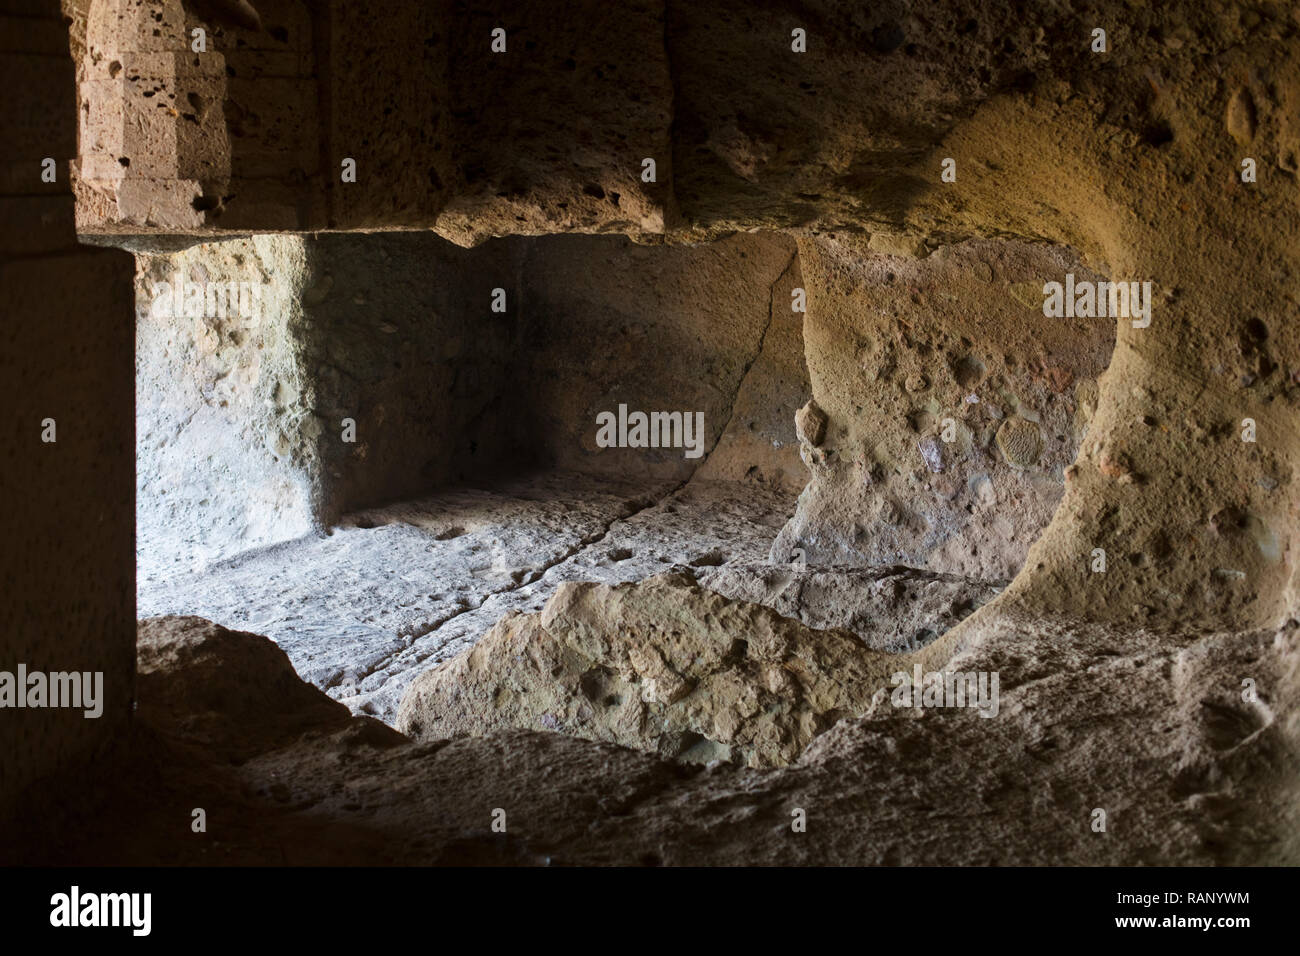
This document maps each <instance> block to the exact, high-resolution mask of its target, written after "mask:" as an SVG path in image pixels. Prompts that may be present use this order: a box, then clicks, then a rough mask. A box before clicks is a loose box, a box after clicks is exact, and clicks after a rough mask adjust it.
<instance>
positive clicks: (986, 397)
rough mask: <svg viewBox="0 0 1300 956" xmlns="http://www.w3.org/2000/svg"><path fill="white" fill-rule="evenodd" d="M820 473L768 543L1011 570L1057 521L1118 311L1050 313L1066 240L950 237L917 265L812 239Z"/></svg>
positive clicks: (811, 428)
mask: <svg viewBox="0 0 1300 956" xmlns="http://www.w3.org/2000/svg"><path fill="white" fill-rule="evenodd" d="M800 262H801V265H802V268H803V275H804V282H805V284H806V285H807V287H808V307H809V311H808V315H807V318H806V320H805V322H804V340H805V343H806V350H807V356H808V366H809V374H810V376H811V379H812V384H813V399H812V400H811V401H810V402H809V403H808V404H807V405H806V406H804V408H803V409H802V410H801V411H800V415H799V418H798V421H797V428H798V431H799V435H800V439H801V453H802V457H803V460H804V462H805V463H806V464H807V466H808V468H809V470H810V471H811V481H810V483H809V485H808V487H807V488H806V489H805V490H804V493H803V496H802V498H801V500H800V505H799V511H798V514H796V515H795V517H794V518H793V519H792V520H791V522H790V524H789V525H788V526H787V527H786V528H785V530H784V531H782V533H781V536H780V537H779V538H778V539H777V541H776V543H775V544H774V546H773V550H772V559H773V561H774V562H779V563H788V562H789V561H791V560H793V559H795V558H797V557H799V556H800V555H802V559H803V560H805V561H806V562H807V563H809V564H814V565H830V564H842V565H862V566H882V565H883V566H889V565H894V564H901V565H907V566H911V567H917V568H925V569H927V570H931V571H937V572H944V573H951V574H958V575H963V576H967V577H989V578H995V579H1010V578H1011V577H1012V576H1013V575H1014V574H1015V573H1016V571H1018V570H1019V569H1020V566H1021V564H1022V563H1023V561H1024V558H1025V554H1026V552H1027V551H1028V548H1029V545H1030V544H1031V543H1032V542H1033V540H1034V538H1035V537H1036V535H1037V533H1038V532H1039V531H1040V530H1041V529H1042V528H1044V527H1045V526H1046V525H1047V523H1048V521H1049V520H1050V519H1051V516H1052V513H1053V511H1054V510H1055V508H1056V506H1057V504H1058V503H1059V502H1060V500H1061V495H1062V494H1063V492H1064V488H1065V469H1066V467H1067V466H1069V465H1070V463H1071V462H1072V461H1073V460H1074V458H1075V456H1076V454H1077V452H1078V449H1079V444H1080V441H1081V440H1082V438H1083V436H1084V435H1085V434H1086V433H1087V429H1088V421H1089V418H1090V416H1091V414H1092V413H1093V411H1094V409H1095V406H1096V396H1097V379H1098V377H1099V376H1100V375H1101V373H1102V372H1103V371H1104V370H1105V368H1106V363H1107V362H1108V361H1109V357H1110V349H1111V345H1112V342H1113V340H1114V330H1113V320H1110V319H1102V320H1098V319H1050V320H1049V319H1046V318H1044V316H1043V314H1042V303H1043V298H1042V292H1041V287H1042V285H1043V281H1042V278H1041V277H1042V276H1044V275H1049V276H1055V275H1057V274H1058V273H1061V274H1064V273H1065V272H1067V271H1070V270H1073V271H1075V272H1077V273H1078V276H1079V277H1080V278H1081V279H1082V278H1083V277H1085V276H1090V275H1091V273H1090V272H1088V271H1086V270H1085V269H1084V268H1083V267H1082V266H1080V265H1079V264H1078V263H1077V261H1076V260H1075V257H1074V256H1073V254H1072V253H1071V252H1070V250H1068V249H1064V248H1059V247H1056V248H1053V247H1046V246H1042V245H1029V244H1023V243H1011V242H967V243H963V244H960V245H957V246H944V247H941V248H940V249H938V250H936V251H935V252H934V253H933V254H931V255H930V256H928V257H927V258H924V259H913V258H906V257H900V256H895V255H890V254H885V253H879V252H874V251H872V250H871V249H870V248H867V247H864V245H863V244H862V243H861V242H855V241H853V240H851V239H844V240H834V239H830V238H817V239H805V240H801V242H800Z"/></svg>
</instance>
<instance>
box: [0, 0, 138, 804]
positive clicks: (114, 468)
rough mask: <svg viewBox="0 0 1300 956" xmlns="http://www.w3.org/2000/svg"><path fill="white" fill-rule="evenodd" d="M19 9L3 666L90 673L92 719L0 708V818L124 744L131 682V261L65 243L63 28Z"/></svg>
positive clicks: (68, 232)
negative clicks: (94, 684) (120, 740)
mask: <svg viewBox="0 0 1300 956" xmlns="http://www.w3.org/2000/svg"><path fill="white" fill-rule="evenodd" d="M18 6H19V5H15V4H9V3H6V4H4V5H3V6H0V9H2V10H3V11H4V14H3V16H2V17H0V19H2V20H3V23H0V37H3V38H4V39H3V43H2V44H0V83H3V85H4V88H5V89H8V90H13V91H21V93H20V94H19V95H13V96H7V97H6V98H5V100H4V107H3V111H2V112H0V141H2V142H4V143H5V156H4V157H3V162H2V163H0V316H2V318H0V323H2V325H0V396H2V397H0V406H2V407H3V409H4V433H3V445H2V447H0V456H2V461H3V464H2V465H0V500H2V501H3V502H4V503H5V509H6V519H5V536H6V543H5V546H4V548H3V549H0V595H3V597H2V598H0V671H7V672H10V673H14V672H15V671H16V670H17V667H18V665H19V664H24V665H26V667H27V669H28V670H29V671H41V672H53V671H78V672H83V673H84V672H89V673H92V674H93V673H96V672H99V673H102V675H103V683H102V686H103V693H102V697H103V699H102V701H100V702H99V703H100V704H102V708H103V712H102V714H101V715H100V716H99V717H98V718H93V719H92V718H87V717H86V716H85V715H84V711H83V710H82V709H75V708H70V709H50V708H30V709H29V708H23V709H16V708H8V707H6V708H3V709H0V807H3V808H4V809H3V810H0V816H3V817H4V818H5V819H8V818H9V817H8V815H7V811H8V809H9V808H11V807H13V806H15V805H21V804H40V803H42V802H44V800H45V795H46V788H47V787H48V786H49V781H50V780H51V778H52V777H53V776H55V775H63V774H66V773H67V772H69V771H75V770H76V769H77V768H79V767H81V766H82V765H83V764H84V763H85V761H86V760H87V759H88V758H89V756H90V755H92V754H93V753H94V752H95V751H96V750H97V749H98V748H100V747H102V746H104V745H105V744H106V743H107V742H109V741H110V740H112V739H113V738H114V737H115V736H120V735H121V733H122V731H123V730H124V729H125V726H126V725H127V722H128V721H129V719H130V714H131V706H132V686H133V674H134V670H135V554H134V547H133V541H134V525H135V514H134V509H133V507H132V473H133V452H134V447H133V440H132V439H133V425H132V377H133V374H132V373H133V369H132V346H131V334H132V333H131V324H132V314H133V313H132V291H131V285H132V275H133V272H134V264H133V262H132V259H131V256H130V255H128V254H127V253H125V252H117V251H101V250H91V249H87V248H85V247H82V246H79V245H78V244H77V239H76V235H75V232H74V227H73V199H72V191H71V187H70V184H69V160H71V159H72V158H73V157H74V156H75V155H76V147H77V109H76V96H75V85H74V69H73V61H72V58H71V56H70V55H69V51H68V34H67V29H66V27H65V26H64V24H63V22H62V20H61V17H60V10H59V4H58V3H57V2H53V0H42V2H33V3H27V4H23V5H21V7H22V9H21V10H19V9H18ZM47 157H48V158H50V159H53V160H54V171H55V181H54V182H45V181H43V180H42V175H41V174H42V169H43V160H44V159H45V158H47ZM45 439H53V440H49V441H47V440H45ZM43 781H44V782H43Z"/></svg>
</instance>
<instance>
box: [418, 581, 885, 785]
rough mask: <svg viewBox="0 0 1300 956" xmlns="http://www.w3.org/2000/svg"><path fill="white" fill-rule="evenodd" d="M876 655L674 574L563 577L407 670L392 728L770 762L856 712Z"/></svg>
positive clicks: (867, 692)
mask: <svg viewBox="0 0 1300 956" xmlns="http://www.w3.org/2000/svg"><path fill="white" fill-rule="evenodd" d="M887 662H888V658H887V657H886V655H882V654H878V653H875V652H872V651H870V650H868V649H867V648H866V647H865V646H864V645H863V644H862V642H860V641H859V640H858V639H857V638H856V637H854V636H853V635H852V634H851V633H849V632H847V631H841V630H829V631H814V630H811V629H810V628H807V627H805V626H804V625H802V624H801V623H799V622H798V621H795V620H792V619H790V618H784V617H781V616H780V615H779V614H777V613H775V612H774V611H772V610H770V609H769V608H765V607H762V606H760V605H756V604H749V603H744V602H740V601H730V600H727V599H726V598H724V597H722V596H721V595H719V594H716V593H714V592H711V591H706V590H705V589H703V588H701V587H700V586H699V585H698V584H697V583H696V582H695V581H694V580H693V579H692V578H690V577H688V576H686V575H681V574H665V575H660V576H658V577H655V578H651V579H649V580H647V581H644V582H641V583H639V584H625V585H617V586H615V587H608V586H605V585H591V584H564V585H561V587H560V589H559V590H558V591H557V592H556V594H555V596H554V597H552V598H551V600H550V601H549V602H548V603H547V605H546V608H545V609H544V610H543V611H542V613H541V614H531V615H510V616H507V617H506V618H504V619H503V620H501V621H500V622H498V624H497V625H496V626H495V627H494V628H493V629H492V630H491V631H489V632H488V633H487V634H485V635H484V636H483V638H482V639H481V640H480V641H479V642H478V644H476V645H475V646H474V648H473V649H472V650H471V651H469V652H468V653H467V654H464V655H462V656H461V657H458V658H456V659H455V660H452V661H449V662H447V663H445V664H443V665H440V666H439V667H436V668H433V669H432V670H429V671H426V672H425V673H424V674H423V675H421V676H420V677H419V678H417V679H416V680H415V682H413V683H412V685H411V687H410V688H409V689H408V690H407V692H406V696H405V697H404V698H403V699H402V704H401V707H400V708H399V709H398V715H397V723H398V727H399V729H401V730H402V731H403V732H405V733H408V734H410V735H411V736H413V737H416V738H419V739H424V740H438V739H442V738H446V737H453V736H457V735H464V734H476V735H482V734H486V733H489V732H491V731H494V730H500V729H504V728H508V727H526V728H530V729H536V730H555V731H560V732H563V733H567V734H572V735H573V736H577V737H585V738H587V739H590V740H605V741H609V742H612V743H619V744H623V745H624V746H629V747H636V748H637V749H640V750H647V751H650V752H652V753H658V754H661V755H663V756H668V757H679V758H682V759H686V760H693V761H709V760H715V759H719V760H732V761H735V762H736V763H739V764H742V765H744V766H750V767H771V766H779V765H782V764H786V763H789V762H790V761H792V760H793V759H795V758H796V757H797V756H798V755H799V753H800V752H801V751H802V750H803V748H804V747H805V746H806V745H807V744H808V742H809V741H810V740H812V738H813V737H814V736H816V735H817V734H818V733H820V732H821V731H823V730H825V729H826V728H827V727H829V726H831V725H832V724H834V723H835V721H837V720H839V719H840V718H842V717H847V716H853V715H855V714H857V713H859V712H860V711H861V710H862V709H863V708H864V707H865V705H866V703H867V702H868V701H869V700H870V699H871V695H872V694H873V693H874V692H875V690H876V688H877V686H878V683H877V681H878V679H879V677H880V674H881V672H882V669H883V668H884V667H885V666H886V665H887Z"/></svg>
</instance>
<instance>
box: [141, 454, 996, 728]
mask: <svg viewBox="0 0 1300 956" xmlns="http://www.w3.org/2000/svg"><path fill="white" fill-rule="evenodd" d="M794 506H795V501H794V498H793V496H790V495H787V494H782V493H779V492H774V491H770V490H766V489H764V488H762V487H758V486H754V485H748V484H746V485H742V484H737V483H733V482H722V481H692V482H689V483H687V484H685V485H682V486H674V485H670V484H657V485H656V484H646V483H628V482H619V481H610V480H603V479H598V478H593V477H590V476H584V475H577V474H570V473H549V474H542V475H538V476H534V477H531V478H528V479H523V480H518V481H514V482H510V483H504V484H500V485H498V486H496V487H494V488H492V489H490V490H456V491H444V492H440V493H438V494H435V495H431V496H429V497H426V498H422V499H419V500H416V501H409V502H403V503H400V504H395V505H390V506H387V507H383V508H376V509H371V510H367V511H362V512H357V513H355V514H352V515H350V516H348V517H347V518H346V519H344V520H343V521H342V522H341V524H340V526H338V527H335V528H332V529H330V530H329V531H328V532H326V533H323V534H319V535H313V536H309V537H305V538H301V539H298V540H295V541H290V542H286V543H283V544H279V545H275V546H272V547H269V548H264V549H259V550H257V551H253V552H248V553H245V554H242V555H239V556H237V557H235V558H232V559H229V560H226V561H224V562H221V563H219V564H216V565H214V566H211V567H209V568H208V569H207V570H206V571H205V572H203V573H200V574H191V573H182V572H176V571H169V570H168V565H167V557H166V555H163V554H157V553H150V554H143V553H142V554H141V555H140V577H139V581H140V583H139V594H138V601H139V607H138V613H139V616H140V617H141V618H147V617H152V616H156V615H167V614H191V615H198V616H201V617H205V618H208V619H210V620H212V621H214V622H216V623H218V624H221V625H223V626H225V627H229V628H236V629H239V630H245V631H252V632H254V633H257V634H264V635H266V636H268V637H270V638H271V639H272V640H274V641H276V642H277V643H278V644H279V645H280V647H281V648H283V650H284V651H285V652H286V653H287V654H288V655H289V659H290V660H291V661H292V663H293V665H294V668H295V669H296V670H297V672H298V674H299V675H300V676H301V677H302V678H303V679H304V680H306V681H308V682H310V683H312V684H315V685H316V686H317V687H319V688H321V689H323V690H325V691H326V692H327V693H328V694H329V695H330V696H331V697H334V698H335V699H337V700H340V701H342V702H344V703H346V704H347V705H348V706H349V707H351V708H352V710H353V712H354V713H358V714H368V715H371V716H375V717H378V718H379V719H381V720H384V721H386V722H388V723H392V722H393V721H394V718H395V716H396V711H397V705H398V704H399V702H400V701H401V697H402V694H403V692H404V691H405V689H406V687H407V685H408V684H409V683H410V682H411V680H412V679H414V677H415V676H417V675H418V674H419V673H420V672H422V671H424V670H425V669H427V668H429V667H432V666H433V665H435V664H437V663H440V662H442V661H445V660H448V659H449V658H451V657H454V656H456V655H457V654H459V653H460V652H462V651H464V650H465V649H466V648H468V647H469V646H471V645H472V644H473V643H474V642H475V641H476V640H477V639H478V638H479V637H480V636H482V635H483V634H484V633H485V632H486V631H487V630H488V629H489V628H490V627H491V626H492V625H493V624H494V623H496V622H497V621H498V620H499V619H500V618H501V617H502V616H503V615H504V614H505V613H506V612H508V611H519V612H522V613H528V612H533V611H538V610H540V609H541V608H542V606H543V605H544V604H545V603H546V600H547V599H548V598H549V597H550V596H551V595H552V594H553V593H554V592H555V589H556V588H557V587H558V586H559V584H560V583H561V582H563V581H595V582H599V583H604V584H617V583H621V582H625V581H639V580H642V579H644V578H647V577H650V576H652V575H654V574H658V573H660V572H663V571H666V570H670V569H677V570H686V571H689V572H691V573H693V574H695V575H696V576H697V577H698V578H699V580H700V581H701V583H702V584H704V585H705V586H706V587H708V588H711V589H713V590H716V591H719V592H720V593H722V594H725V595H727V596H729V597H734V598H740V599H745V600H750V601H755V602H758V603H762V604H767V605H769V606H771V607H773V608H775V609H776V610H778V611H779V612H781V613H782V614H785V615H787V616H791V617H798V618H800V619H801V620H803V621H804V623H806V624H809V625H810V626H813V627H823V628H824V627H833V626H840V627H846V628H848V629H850V630H853V631H855V632H857V633H858V634H859V635H860V636H861V637H862V638H863V639H864V640H865V641H866V642H867V643H869V644H871V645H872V646H875V647H878V648H880V649H883V650H900V651H901V650H907V649H914V648H915V647H917V646H920V645H921V644H924V643H927V642H928V641H929V640H931V639H933V638H934V637H936V636H938V634H939V633H942V631H943V630H946V629H947V628H948V627H950V626H952V625H953V624H955V623H956V622H957V621H959V620H961V618H963V617H965V616H966V615H967V614H969V613H971V612H972V611H973V610H975V609H976V608H978V607H979V606H981V605H982V604H983V603H985V602H987V601H988V600H989V599H990V598H991V597H992V596H993V595H994V594H995V593H996V592H997V590H998V589H999V585H1000V582H991V583H985V582H972V581H967V580H966V579H963V578H957V577H952V576H945V575H935V574H930V573H927V572H920V571H914V570H912V569H899V568H895V569H889V568H803V567H799V566H796V565H770V564H768V563H767V562H768V550H769V548H770V546H771V543H772V541H773V539H774V538H775V537H776V535H777V533H778V532H779V531H780V529H781V527H782V526H783V525H784V523H785V522H786V520H787V519H788V517H789V516H790V515H791V514H792V513H793V511H794Z"/></svg>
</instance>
